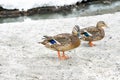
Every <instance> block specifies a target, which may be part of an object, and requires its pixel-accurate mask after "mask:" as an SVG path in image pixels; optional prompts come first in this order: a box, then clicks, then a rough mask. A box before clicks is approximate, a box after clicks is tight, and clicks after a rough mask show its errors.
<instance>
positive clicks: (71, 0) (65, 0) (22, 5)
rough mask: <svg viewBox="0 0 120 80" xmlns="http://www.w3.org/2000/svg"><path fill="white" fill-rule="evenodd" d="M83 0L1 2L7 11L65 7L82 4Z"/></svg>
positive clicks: (4, 0)
mask: <svg viewBox="0 0 120 80" xmlns="http://www.w3.org/2000/svg"><path fill="white" fill-rule="evenodd" d="M81 1H82V0H0V5H1V6H3V7H4V8H6V9H15V8H17V9H19V10H22V9H24V10H27V9H30V8H34V7H41V6H64V5H70V4H75V3H76V2H81Z"/></svg>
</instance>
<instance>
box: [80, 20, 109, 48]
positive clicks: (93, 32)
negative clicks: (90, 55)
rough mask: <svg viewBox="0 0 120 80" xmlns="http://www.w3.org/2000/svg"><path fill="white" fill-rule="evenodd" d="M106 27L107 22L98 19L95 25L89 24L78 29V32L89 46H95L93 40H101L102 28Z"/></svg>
mask: <svg viewBox="0 0 120 80" xmlns="http://www.w3.org/2000/svg"><path fill="white" fill-rule="evenodd" d="M106 27H107V24H106V23H105V22H104V21H98V22H97V24H96V26H90V27H86V28H82V29H80V34H81V36H82V38H81V39H82V40H84V41H88V45H89V46H90V47H93V46H95V44H93V41H98V40H101V39H103V38H104V37H105V31H104V28H106Z"/></svg>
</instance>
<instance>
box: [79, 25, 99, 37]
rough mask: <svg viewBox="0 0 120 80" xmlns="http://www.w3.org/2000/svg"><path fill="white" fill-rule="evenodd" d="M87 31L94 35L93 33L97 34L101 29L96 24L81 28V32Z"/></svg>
mask: <svg viewBox="0 0 120 80" xmlns="http://www.w3.org/2000/svg"><path fill="white" fill-rule="evenodd" d="M85 31H87V32H88V33H90V34H92V35H93V34H96V33H97V32H98V31H99V30H98V28H96V27H94V26H91V27H87V28H83V29H80V32H81V34H83V33H84V32H85Z"/></svg>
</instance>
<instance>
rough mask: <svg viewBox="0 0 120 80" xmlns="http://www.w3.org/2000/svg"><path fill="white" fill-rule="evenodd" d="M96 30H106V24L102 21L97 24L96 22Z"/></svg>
mask: <svg viewBox="0 0 120 80" xmlns="http://www.w3.org/2000/svg"><path fill="white" fill-rule="evenodd" d="M96 26H97V28H99V29H104V28H106V27H107V25H106V23H105V22H104V21H99V22H97V25H96Z"/></svg>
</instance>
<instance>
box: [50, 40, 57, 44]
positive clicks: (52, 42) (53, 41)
mask: <svg viewBox="0 0 120 80" xmlns="http://www.w3.org/2000/svg"><path fill="white" fill-rule="evenodd" d="M49 42H50V43H51V44H56V43H57V42H56V41H55V40H54V39H51V40H50V41H49Z"/></svg>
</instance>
